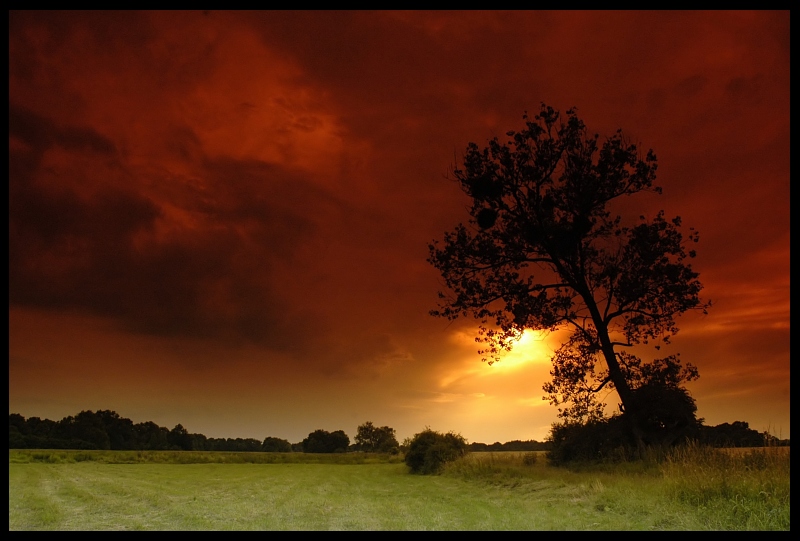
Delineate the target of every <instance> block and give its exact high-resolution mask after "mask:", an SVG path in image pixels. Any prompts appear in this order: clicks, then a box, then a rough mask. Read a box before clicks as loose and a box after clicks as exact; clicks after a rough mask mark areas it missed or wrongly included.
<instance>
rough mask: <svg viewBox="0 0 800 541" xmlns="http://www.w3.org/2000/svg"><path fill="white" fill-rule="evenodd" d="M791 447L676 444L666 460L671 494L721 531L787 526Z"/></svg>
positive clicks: (667, 486) (788, 521)
mask: <svg viewBox="0 0 800 541" xmlns="http://www.w3.org/2000/svg"><path fill="white" fill-rule="evenodd" d="M790 462H791V461H790V458H789V448H788V447H762V448H754V449H746V450H745V449H714V448H710V447H702V446H698V445H691V446H688V447H685V448H682V449H677V450H676V451H674V452H673V453H672V454H671V455H669V456H668V457H667V459H666V460H665V461H664V463H663V465H662V471H663V475H664V479H665V485H666V486H665V489H666V491H667V493H668V494H669V495H670V496H671V497H672V498H675V499H676V500H678V501H680V502H682V503H684V504H686V505H688V506H690V507H692V508H695V509H697V510H698V512H699V513H700V514H702V515H703V516H704V517H705V518H706V519H707V520H708V524H709V527H710V528H711V529H716V530H788V529H789V524H790V488H789V478H790Z"/></svg>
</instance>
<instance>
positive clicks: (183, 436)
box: [167, 424, 192, 451]
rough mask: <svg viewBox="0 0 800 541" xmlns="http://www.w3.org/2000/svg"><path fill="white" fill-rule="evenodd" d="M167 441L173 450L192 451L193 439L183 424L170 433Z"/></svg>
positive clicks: (176, 426)
mask: <svg viewBox="0 0 800 541" xmlns="http://www.w3.org/2000/svg"><path fill="white" fill-rule="evenodd" d="M167 441H168V442H169V445H170V447H171V448H172V449H176V450H181V451H191V450H192V437H191V435H190V434H189V431H188V430H186V429H185V428H184V427H183V425H182V424H177V425H175V427H174V428H173V429H172V430H170V431H169V435H168V436H167Z"/></svg>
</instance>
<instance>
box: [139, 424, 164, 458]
mask: <svg viewBox="0 0 800 541" xmlns="http://www.w3.org/2000/svg"><path fill="white" fill-rule="evenodd" d="M133 431H134V432H135V434H136V439H137V444H136V447H135V449H147V450H153V451H160V450H164V449H169V429H167V428H166V427H163V426H158V425H157V424H156V423H154V422H153V421H147V422H144V423H137V424H135V425H133Z"/></svg>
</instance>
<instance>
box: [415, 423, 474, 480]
mask: <svg viewBox="0 0 800 541" xmlns="http://www.w3.org/2000/svg"><path fill="white" fill-rule="evenodd" d="M467 446H468V444H467V440H465V439H464V437H463V436H461V434H456V433H454V432H448V433H446V434H442V433H440V432H436V431H434V430H431V429H430V428H426V429H425V430H423V431H422V432H420V433H419V434H415V435H414V437H413V438H411V440H410V441H409V442H408V448H407V449H406V451H405V453H406V455H405V463H406V465H407V466H408V467H409V468H411V472H412V473H422V474H435V473H439V472H441V471H442V468H444V466H445V464H447V463H448V462H452V461H453V460H456V459H458V458H460V457H462V456H464V455H465V454H466V453H467Z"/></svg>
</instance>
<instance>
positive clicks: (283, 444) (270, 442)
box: [261, 436, 292, 453]
mask: <svg viewBox="0 0 800 541" xmlns="http://www.w3.org/2000/svg"><path fill="white" fill-rule="evenodd" d="M261 450H262V451H264V452H267V453H291V452H292V444H291V443H289V441H288V440H282V439H281V438H273V437H272V436H267V437H266V438H264V441H263V442H262V443H261Z"/></svg>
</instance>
